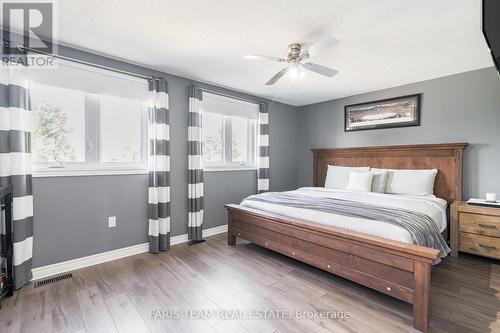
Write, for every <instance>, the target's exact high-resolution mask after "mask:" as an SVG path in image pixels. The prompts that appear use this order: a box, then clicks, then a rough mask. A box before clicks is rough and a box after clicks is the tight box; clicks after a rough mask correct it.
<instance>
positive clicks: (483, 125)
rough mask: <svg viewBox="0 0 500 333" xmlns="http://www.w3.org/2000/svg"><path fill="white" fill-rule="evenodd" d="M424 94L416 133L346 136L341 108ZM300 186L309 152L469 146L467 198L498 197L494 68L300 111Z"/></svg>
mask: <svg viewBox="0 0 500 333" xmlns="http://www.w3.org/2000/svg"><path fill="white" fill-rule="evenodd" d="M415 93H423V98H422V124H421V126H419V127H406V128H397V129H379V130H369V131H359V132H350V133H345V132H344V106H345V105H349V104H356V103H361V102H368V101H373V100H378V99H384V98H390V97H395V96H401V95H409V94H415ZM299 123H300V129H301V132H300V136H301V140H300V148H299V151H298V155H297V158H298V174H297V180H298V185H299V186H310V185H311V184H312V153H311V151H310V149H311V148H325V147H356V146H377V145H396V144H419V143H445V142H468V143H469V144H470V146H469V147H468V148H467V149H466V153H465V161H464V181H465V184H464V193H465V197H466V198H469V197H477V196H481V197H483V196H484V194H485V193H486V192H497V193H500V174H499V171H500V79H499V78H498V77H497V75H496V72H495V70H494V69H493V68H485V69H481V70H476V71H471V72H466V73H461V74H457V75H452V76H447V77H443V78H438V79H433V80H428V81H423V82H418V83H413V84H408V85H404V86H400V87H395V88H390V89H385V90H380V91H375V92H370V93H367V94H361V95H356V96H351V97H346V98H342V99H337V100H333V101H328V102H323V103H318V104H313V105H308V106H304V107H302V108H301V109H300V114H299Z"/></svg>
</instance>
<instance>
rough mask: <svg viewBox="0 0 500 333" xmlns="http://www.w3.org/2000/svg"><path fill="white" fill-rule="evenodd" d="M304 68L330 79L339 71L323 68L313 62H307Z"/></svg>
mask: <svg viewBox="0 0 500 333" xmlns="http://www.w3.org/2000/svg"><path fill="white" fill-rule="evenodd" d="M302 66H304V68H305V69H308V70H310V71H311V72H314V73H318V74H321V75H324V76H328V77H332V76H334V75H335V74H337V73H338V71H337V70H335V69H333V68H329V67H325V66H321V65H318V64H315V63H312V62H306V63H305V64H303V65H302Z"/></svg>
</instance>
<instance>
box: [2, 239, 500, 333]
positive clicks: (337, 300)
mask: <svg viewBox="0 0 500 333" xmlns="http://www.w3.org/2000/svg"><path fill="white" fill-rule="evenodd" d="M190 309H192V310H221V309H225V310H241V311H243V312H241V314H249V313H254V314H255V312H249V311H252V310H261V311H263V310H287V311H288V313H295V311H303V312H301V313H303V314H312V313H313V312H312V311H316V313H318V311H321V310H325V311H346V312H348V313H349V317H346V318H344V319H343V320H339V319H322V318H308V319H294V320H292V319H272V318H270V319H267V320H260V319H241V320H231V319H229V318H228V319H225V320H223V319H221V318H220V317H218V316H215V315H213V316H208V315H207V316H205V318H203V319H186V318H184V317H181V318H175V319H166V318H163V319H160V318H158V316H159V314H161V315H167V314H169V313H170V314H172V313H176V314H184V311H185V310H190ZM155 310H158V311H155ZM169 310H170V311H171V312H169V313H163V312H162V311H169ZM308 311H309V312H308ZM152 313H153V317H154V316H155V315H156V318H153V319H152V317H151V316H152ZM258 313H259V314H261V315H262V314H263V312H258ZM273 313H274V314H277V311H274V312H268V314H269V315H272V314H273ZM282 313H283V312H282ZM411 313H412V312H411V306H410V305H409V304H406V303H403V302H401V301H398V300H396V299H394V298H391V297H388V296H386V295H383V294H381V293H378V292H375V291H372V290H370V289H368V288H365V287H362V286H360V285H357V284H355V283H352V282H350V281H347V280H344V279H342V278H339V277H336V276H333V275H331V274H328V273H326V272H323V271H321V270H319V269H316V268H313V267H311V266H308V265H306V264H303V263H300V262H298V261H295V260H293V259H290V258H287V257H285V256H282V255H279V254H277V253H274V252H271V251H268V250H266V249H263V248H260V247H258V246H256V245H253V244H249V243H246V242H238V244H237V245H236V246H235V247H229V246H227V245H226V235H225V234H221V235H216V236H212V237H209V238H208V241H207V242H205V243H202V244H198V245H196V246H188V245H187V244H181V245H176V246H173V247H172V249H171V250H170V251H169V252H165V253H161V254H159V255H154V254H149V253H144V254H140V255H136V256H132V257H128V258H124V259H120V260H116V261H112V262H108V263H104V264H101V265H97V266H93V267H88V268H84V269H80V270H78V271H75V272H74V273H73V278H72V279H69V280H63V281H60V282H56V283H53V284H50V285H46V286H43V287H39V288H33V287H32V286H31V285H29V286H26V287H24V288H22V289H21V290H20V291H18V292H16V293H15V295H14V296H13V297H11V298H9V299H7V300H6V301H5V302H4V303H3V304H2V309H1V310H0V332H2V333H7V332H16V333H17V332H30V333H31V332H92V333H93V332H134V333H135V332H150V331H151V332H203V333H205V332H231V333H233V332H235V333H237V332H383V333H387V332H414V329H413V328H412V324H411ZM195 314H197V313H195ZM233 315H235V312H227V313H226V317H227V316H233ZM430 331H431V332H453V333H460V332H500V265H499V261H494V260H489V259H484V258H480V257H473V256H468V255H461V256H460V257H459V258H451V257H448V258H446V259H445V260H444V261H443V262H442V263H441V264H439V265H438V266H435V267H434V268H433V272H432V292H431V321H430Z"/></svg>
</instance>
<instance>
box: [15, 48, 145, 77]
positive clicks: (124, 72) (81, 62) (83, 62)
mask: <svg viewBox="0 0 500 333" xmlns="http://www.w3.org/2000/svg"><path fill="white" fill-rule="evenodd" d="M18 48H19V49H21V50H24V51H30V52H34V53H38V54H43V55H48V56H51V57H54V58H58V59H62V60H68V61H72V62H76V63H79V64H82V65H87V66H91V67H96V68H100V69H106V70H108V71H112V72H116V73H121V74H125V75H130V76H134V77H137V78H141V79H145V80H150V79H151V78H152V77H153V76H147V75H142V74H137V73H133V72H129V71H124V70H121V69H117V68H113V67H108V66H104V65H99V64H95V63H92V62H88V61H84V60H79V59H76V58H71V57H66V56H62V55H59V54H54V53H48V52H43V51H40V50H34V49H30V48H29V47H24V46H21V45H19V46H18Z"/></svg>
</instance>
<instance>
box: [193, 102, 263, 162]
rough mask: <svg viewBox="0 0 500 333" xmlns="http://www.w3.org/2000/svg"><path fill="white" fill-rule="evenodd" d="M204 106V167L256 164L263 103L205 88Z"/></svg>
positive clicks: (202, 104)
mask: <svg viewBox="0 0 500 333" xmlns="http://www.w3.org/2000/svg"><path fill="white" fill-rule="evenodd" d="M200 109H201V112H202V117H203V121H202V132H203V143H202V151H203V164H204V168H205V169H207V170H211V169H212V170H214V169H242V168H255V167H256V147H257V144H256V138H257V135H256V131H257V118H258V115H259V105H258V104H255V103H249V102H245V101H241V100H238V99H233V98H229V97H224V96H219V95H216V94H211V93H207V92H203V100H202V102H201V105H200Z"/></svg>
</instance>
